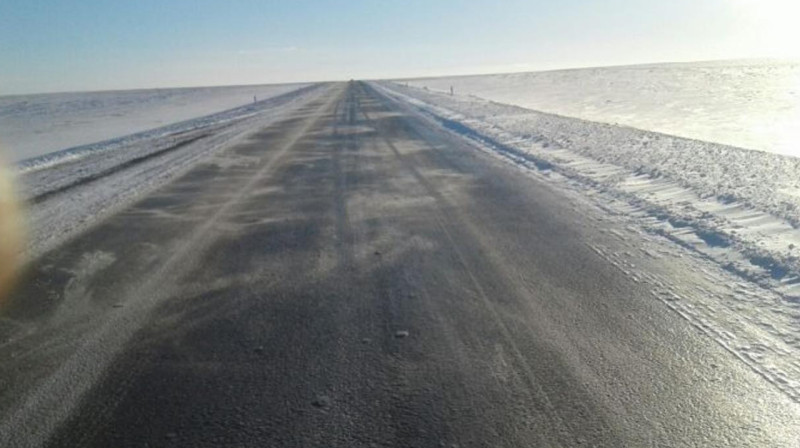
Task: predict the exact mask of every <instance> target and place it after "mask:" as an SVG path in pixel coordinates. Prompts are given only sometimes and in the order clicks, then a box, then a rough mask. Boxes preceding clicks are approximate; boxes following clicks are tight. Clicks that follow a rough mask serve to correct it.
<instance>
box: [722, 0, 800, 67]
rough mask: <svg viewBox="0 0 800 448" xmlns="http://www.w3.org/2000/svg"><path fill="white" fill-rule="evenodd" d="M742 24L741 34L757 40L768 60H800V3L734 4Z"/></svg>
mask: <svg viewBox="0 0 800 448" xmlns="http://www.w3.org/2000/svg"><path fill="white" fill-rule="evenodd" d="M733 1H734V4H735V5H736V6H737V9H738V12H739V14H740V15H741V17H742V20H743V23H744V24H746V27H747V28H748V29H745V30H742V31H744V32H746V33H747V34H748V36H751V37H752V38H753V39H754V40H755V42H754V43H755V44H758V45H759V46H760V48H761V50H762V51H763V54H764V55H765V56H769V57H782V58H798V57H800V48H798V45H797V43H798V42H800V27H798V26H797V19H798V18H800V2H798V1H797V0H733Z"/></svg>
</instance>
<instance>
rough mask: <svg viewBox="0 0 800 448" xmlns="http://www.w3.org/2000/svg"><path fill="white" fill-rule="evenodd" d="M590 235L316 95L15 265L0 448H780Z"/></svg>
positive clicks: (779, 410)
mask: <svg viewBox="0 0 800 448" xmlns="http://www.w3.org/2000/svg"><path fill="white" fill-rule="evenodd" d="M597 227H598V226H597V224H596V223H594V222H589V221H588V219H587V218H586V214H585V213H584V211H582V210H581V209H580V208H579V207H578V208H576V207H571V206H570V202H569V201H568V199H567V198H565V197H564V196H562V195H561V193H559V192H558V191H554V190H553V189H552V188H551V187H548V185H547V184H546V183H545V182H542V181H540V180H536V179H535V178H532V177H530V176H527V175H526V174H525V173H523V172H522V171H520V170H518V169H516V168H514V167H512V166H510V165H508V164H505V163H503V162H501V161H499V160H497V159H494V158H492V157H491V156H489V155H487V154H485V153H483V152H480V151H477V150H475V149H474V148H472V147H470V146H469V145H468V144H466V143H465V142H463V141H460V140H459V139H458V138H457V137H456V136H453V135H448V134H446V133H444V132H442V131H441V130H437V129H436V128H434V127H432V126H431V125H430V124H427V122H425V121H423V120H421V119H420V118H419V117H417V116H415V115H414V114H413V113H410V112H409V111H408V110H407V109H405V108H404V107H401V106H400V105H397V104H395V103H393V102H392V101H391V100H389V99H387V98H385V97H383V96H382V95H381V94H380V93H378V92H377V91H376V90H375V89H374V87H373V86H371V85H369V84H365V83H358V82H351V83H342V84H335V85H331V86H330V88H329V89H328V91H327V93H325V94H324V95H323V96H322V97H321V98H320V99H318V100H314V101H313V102H311V103H309V104H307V105H305V106H303V107H302V108H301V109H299V110H297V111H296V113H295V114H294V115H292V116H287V117H286V119H285V120H284V121H282V122H279V123H277V124H274V125H272V126H269V127H266V128H264V129H261V130H259V131H258V132H257V133H255V134H253V136H252V137H251V138H250V139H248V140H246V141H243V142H240V143H237V144H235V145H233V146H231V147H229V148H227V149H225V150H224V151H223V152H221V153H219V154H218V155H216V156H214V157H213V158H211V159H206V160H205V161H203V162H201V163H200V164H199V165H197V166H195V167H194V168H193V169H191V171H189V172H188V173H187V174H185V175H183V176H182V177H180V178H178V179H177V180H175V181H174V182H172V183H171V184H169V185H167V186H166V187H163V188H161V189H159V190H158V191H156V192H155V193H153V194H150V195H148V196H147V197H144V198H142V199H141V200H140V201H139V202H137V203H136V204H134V205H133V206H131V207H129V208H127V209H125V210H123V211H121V212H120V213H118V214H116V215H114V216H113V217H111V218H109V219H107V220H105V221H103V222H102V223H99V224H98V225H96V226H94V227H93V228H91V229H90V230H89V231H87V232H85V233H84V234H82V235H81V236H79V237H77V238H75V239H73V240H71V241H70V242H68V243H67V244H65V245H63V246H61V247H60V248H58V249H56V250H54V251H52V252H50V253H48V254H46V255H45V256H43V257H41V258H40V259H39V260H37V261H36V262H35V263H34V264H33V266H31V267H30V269H29V270H28V272H27V274H26V276H25V278H24V279H23V281H22V284H21V285H20V286H19V287H18V288H17V290H16V292H15V294H14V296H13V297H11V299H10V300H9V301H8V304H7V306H6V308H5V310H4V311H3V322H4V325H5V327H4V328H6V329H7V330H6V331H7V332H8V334H7V335H4V336H3V337H4V341H10V342H5V343H3V344H2V345H0V361H2V363H1V364H0V419H2V420H0V446H9V447H17V446H20V447H22V446H53V447H55V446H62V447H127V446H131V447H143V446H150V447H169V446H183V447H217V446H225V447H270V446H275V447H278V446H286V447H315V446H319V447H323V446H324V447H333V446H335V447H384V446H386V447H388V446H392V447H476V446H486V447H500V446H508V447H521V446H536V447H539V446H541V447H546V446H553V447H571V446H607V447H622V446H633V447H645V446H659V447H661V446H664V447H667V446H669V447H678V446H725V447H729V446H763V447H781V446H787V447H796V446H798V445H797V442H798V440H800V439H799V438H798V434H800V429H799V427H798V425H800V412H798V405H797V403H795V402H794V401H792V400H791V399H789V398H788V397H787V396H785V395H783V394H782V393H781V392H780V391H779V390H778V389H776V388H775V387H774V386H772V385H771V384H770V383H768V382H767V381H765V380H764V378H762V377H761V376H759V375H758V374H757V373H756V372H754V371H752V370H751V369H749V368H748V367H747V366H746V365H745V364H744V363H742V362H741V361H740V360H738V359H737V358H735V357H734V356H732V355H731V354H730V353H728V352H727V351H725V350H724V349H723V348H722V347H721V346H720V345H719V344H717V343H716V342H715V341H713V340H712V339H711V338H709V337H707V336H705V335H704V334H702V333H701V332H699V331H697V329H696V328H694V327H693V326H692V325H690V324H689V323H688V322H686V321H685V320H683V319H681V318H680V316H678V315H677V314H676V313H674V312H672V311H670V310H669V309H668V308H667V307H665V306H664V304H663V303H660V302H658V301H656V300H653V299H652V298H651V297H650V296H649V295H648V292H647V291H644V290H643V287H642V286H641V285H640V284H638V283H636V282H634V281H632V280H631V279H630V278H629V277H628V276H625V275H624V274H623V273H621V272H620V270H619V269H616V268H614V267H613V266H611V265H610V264H609V263H608V261H607V260H605V259H603V258H601V257H600V256H598V255H597V254H596V253H595V252H594V251H592V250H591V248H590V247H589V245H588V244H587V243H589V242H593V241H600V240H602V239H604V238H608V236H607V233H604V232H600V230H601V229H598V228H597ZM629 243H631V244H635V241H634V242H629ZM608 244H612V243H608ZM662 263H670V266H668V268H669V272H671V273H672V274H671V275H673V276H674V277H675V278H676V279H679V280H676V281H692V275H694V274H693V269H692V267H691V266H690V265H689V264H688V262H686V263H687V264H685V265H684V264H682V263H683V262H682V261H680V260H671V261H668V262H667V261H662ZM654 269H655V268H654ZM12 324H13V326H12ZM9 328H10V329H9ZM12 333H13V336H14V337H13V338H12V337H10V336H9V334H12Z"/></svg>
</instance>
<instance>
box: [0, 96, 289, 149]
mask: <svg viewBox="0 0 800 448" xmlns="http://www.w3.org/2000/svg"><path fill="white" fill-rule="evenodd" d="M300 87H303V85H301V84H272V85H254V86H230V87H192V88H181V89H147V90H123V91H107V92H71V93H51V94H40V95H14V96H0V151H5V154H4V156H5V158H6V160H7V161H9V162H19V161H21V160H24V159H30V158H33V157H37V156H41V155H44V154H48V153H51V152H53V151H59V150H63V149H66V148H71V147H75V146H81V145H86V144H90V143H95V142H99V141H102V140H108V139H112V138H116V137H120V136H123V135H129V134H133V133H137V132H142V131H146V130H149V129H153V128H158V127H162V126H166V125H169V124H172V123H175V122H179V121H183V120H188V119H193V118H197V117H200V116H203V115H208V114H211V113H216V112H220V111H223V110H227V109H232V108H236V107H240V106H246V105H248V104H251V103H252V102H253V97H254V96H255V97H256V99H261V100H265V99H267V98H271V97H274V96H277V95H281V94H283V93H287V92H290V91H292V90H295V89H297V88H300Z"/></svg>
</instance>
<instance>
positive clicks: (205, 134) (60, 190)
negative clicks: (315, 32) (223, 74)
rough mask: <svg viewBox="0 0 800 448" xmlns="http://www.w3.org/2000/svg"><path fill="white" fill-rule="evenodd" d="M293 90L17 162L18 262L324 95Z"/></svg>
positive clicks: (317, 91) (317, 88) (315, 88)
mask: <svg viewBox="0 0 800 448" xmlns="http://www.w3.org/2000/svg"><path fill="white" fill-rule="evenodd" d="M297 87H298V86H295V88H294V89H292V90H291V91H289V92H288V93H284V94H283V95H278V96H275V97H273V98H270V99H267V100H263V101H259V102H257V103H255V104H252V98H251V104H249V105H247V106H242V107H239V108H235V109H230V110H227V111H223V112H219V113H216V114H211V115H207V116H204V117H198V118H194V119H191V120H186V121H183V122H180V123H174V124H171V125H168V126H164V127H161V128H156V129H151V130H148V131H144V132H140V133H136V134H132V135H128V136H124V137H119V138H115V139H111V140H107V141H104V142H99V143H94V144H89V145H85V146H79V147H76V148H71V149H67V150H63V151H58V152H55V153H50V154H46V155H43V156H40V157H37V158H33V159H27V160H25V161H23V162H20V163H19V164H18V170H17V186H18V190H19V191H18V194H19V196H20V199H21V200H22V201H24V202H25V203H26V204H27V207H26V210H25V212H26V219H27V223H26V224H27V226H26V227H27V233H28V245H27V248H26V250H25V251H24V254H23V258H24V259H26V260H31V259H35V258H36V257H38V256H39V255H41V254H42V253H44V252H46V251H47V250H49V249H51V248H53V247H56V246H57V245H59V244H61V243H62V242H63V241H65V240H67V239H69V238H70V237H72V236H73V235H76V234H77V233H79V232H80V231H82V230H83V229H85V228H87V227H88V226H90V225H92V224H93V223H95V222H97V220H99V219H102V218H103V217H105V216H108V215H109V214H111V213H113V212H114V211H116V210H119V209H121V208H123V207H124V206H125V205H127V204H130V203H131V202H132V201H134V200H135V199H137V198H139V197H141V196H142V195H143V194H146V193H148V192H150V191H153V190H154V189H156V188H158V187H159V186H161V185H164V184H165V183H167V182H169V181H170V180H172V179H174V178H175V177H176V176H178V175H180V174H181V173H183V172H185V171H186V170H187V169H189V168H190V167H191V166H193V165H194V164H195V163H197V162H198V161H199V160H201V159H204V158H207V157H209V156H212V155H213V154H214V153H215V152H216V151H218V150H220V149H221V148H224V147H227V146H229V145H230V144H232V143H234V142H235V141H237V140H240V139H242V138H246V136H247V135H249V133H251V132H254V131H256V130H258V129H261V128H263V127H264V126H266V125H269V124H270V123H273V122H275V121H277V120H280V119H282V118H284V117H286V116H287V114H288V113H290V112H292V111H294V110H296V109H297V108H299V107H301V106H302V105H304V104H307V102H308V101H311V100H312V99H314V98H317V97H319V95H320V94H321V93H322V92H324V91H325V90H326V89H325V88H324V86H323V85H312V86H307V87H302V88H297Z"/></svg>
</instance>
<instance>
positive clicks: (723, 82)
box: [402, 61, 800, 156]
mask: <svg viewBox="0 0 800 448" xmlns="http://www.w3.org/2000/svg"><path fill="white" fill-rule="evenodd" d="M402 83H403V84H406V83H408V85H409V86H415V87H427V88H428V89H431V90H435V91H442V92H449V91H450V87H451V86H452V87H453V88H454V89H455V93H457V94H460V95H474V96H477V97H480V98H484V99H487V100H492V101H497V102H499V103H504V104H512V105H516V106H520V107H524V108H528V109H534V110H538V111H542V112H550V113H554V114H559V115H566V116H570V117H577V118H583V119H585V120H592V121H599V122H603V123H612V124H613V123H618V124H623V125H627V126H632V127H635V128H639V129H645V130H649V131H656V132H662V133H665V134H671V135H677V136H682V137H688V138H693V139H698V140H705V141H710V142H716V143H723V144H727V145H732V146H737V147H741V148H750V149H758V150H763V151H769V152H775V153H780V154H792V155H797V156H800V62H797V61H794V62H792V61H725V62H704V63H684V64H659V65H639V66H628V67H604V68H590V69H575V70H557V71H548V72H534V73H514V74H504V75H481V76H464V77H448V78H428V79H415V80H403V81H402Z"/></svg>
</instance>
